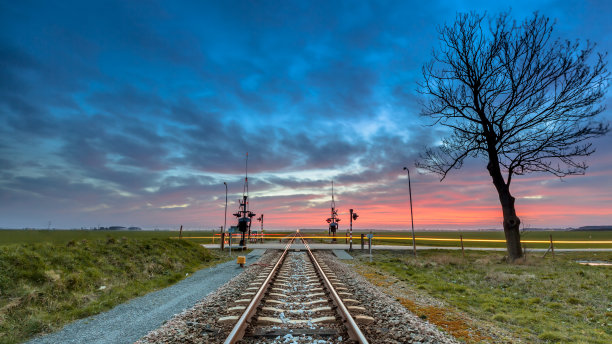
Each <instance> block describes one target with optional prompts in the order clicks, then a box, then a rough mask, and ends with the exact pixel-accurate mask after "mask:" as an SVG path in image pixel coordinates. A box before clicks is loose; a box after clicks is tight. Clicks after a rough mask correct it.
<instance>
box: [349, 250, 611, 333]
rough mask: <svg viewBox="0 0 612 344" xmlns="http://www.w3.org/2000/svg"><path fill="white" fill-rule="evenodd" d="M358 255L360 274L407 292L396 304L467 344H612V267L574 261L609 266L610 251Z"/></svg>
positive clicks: (389, 252) (433, 252)
mask: <svg viewBox="0 0 612 344" xmlns="http://www.w3.org/2000/svg"><path fill="white" fill-rule="evenodd" d="M354 255H355V256H356V257H357V258H358V261H357V263H356V269H357V270H358V271H360V273H361V274H362V275H364V276H365V277H366V278H368V279H369V280H370V281H371V282H373V283H374V284H377V285H379V286H381V287H383V288H387V289H388V290H390V291H397V290H404V291H405V296H403V297H398V298H397V299H398V302H401V303H402V304H403V305H404V306H406V307H407V308H409V309H410V310H412V311H413V312H414V313H415V314H417V315H419V316H420V317H421V318H423V319H427V320H429V321H431V322H432V323H435V324H437V325H439V326H440V327H442V328H443V329H445V330H446V331H448V332H449V333H451V334H453V335H455V336H457V337H458V338H460V339H461V340H463V341H465V342H468V343H478V342H483V343H484V342H488V343H501V342H510V343H512V342H516V341H518V340H521V341H523V342H526V343H600V344H604V343H606V344H607V343H612V293H611V290H612V267H606V266H583V265H579V264H577V263H575V260H577V259H587V260H605V261H612V253H610V252H594V253H589V252H579V253H578V252H576V253H563V254H557V255H556V257H555V258H554V259H552V258H551V257H550V256H549V257H547V258H545V259H543V258H541V255H536V256H528V257H527V260H526V261H524V262H520V263H518V264H507V263H505V262H504V261H503V258H502V257H503V253H501V252H500V253H497V252H479V251H467V252H466V257H465V259H464V258H462V256H461V252H458V251H437V250H426V251H420V252H419V257H418V258H417V259H414V258H413V257H412V256H410V255H406V254H405V253H402V252H397V251H376V253H374V259H373V261H372V262H369V257H367V256H366V255H364V254H361V253H360V252H359V251H355V252H354ZM404 288H406V289H404ZM420 296H422V297H420ZM424 298H425V299H427V298H429V299H435V300H441V301H442V304H441V305H440V304H436V303H434V304H428V303H427V302H423V301H422V300H423V299H424ZM470 318H471V319H475V321H474V322H470V321H468V320H466V319H470ZM491 328H497V329H500V331H495V330H491ZM499 333H502V334H501V335H499ZM468 334H469V335H468Z"/></svg>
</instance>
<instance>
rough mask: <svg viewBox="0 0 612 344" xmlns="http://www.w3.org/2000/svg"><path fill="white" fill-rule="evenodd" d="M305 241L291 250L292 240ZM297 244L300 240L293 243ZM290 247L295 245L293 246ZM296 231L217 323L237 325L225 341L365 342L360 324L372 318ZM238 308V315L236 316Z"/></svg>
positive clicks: (226, 343) (228, 342)
mask: <svg viewBox="0 0 612 344" xmlns="http://www.w3.org/2000/svg"><path fill="white" fill-rule="evenodd" d="M296 240H299V241H300V242H301V243H302V244H303V249H302V246H301V245H299V246H300V249H295V247H294V243H295V241H296ZM295 246H298V245H295ZM292 248H293V250H292ZM364 311H365V309H364V308H363V307H360V306H359V302H358V301H357V300H354V299H352V298H351V294H350V293H348V289H347V288H346V287H345V286H344V285H343V284H342V283H341V282H340V281H339V280H338V279H337V278H336V276H335V275H334V273H333V272H332V271H331V270H330V269H329V268H328V267H327V266H326V265H325V264H324V263H322V262H319V261H318V260H317V259H316V257H315V254H314V253H313V252H312V251H311V250H310V247H309V246H308V243H307V242H306V240H304V238H302V237H301V235H299V233H296V234H295V235H294V236H292V237H291V238H290V239H289V242H288V243H287V245H286V246H285V248H284V250H283V252H282V254H281V255H280V257H279V258H278V260H277V261H276V263H274V264H273V265H271V266H268V267H267V268H265V269H264V270H263V271H262V272H261V273H260V274H259V275H258V276H257V277H256V278H255V279H254V280H253V281H252V282H251V283H250V285H249V287H248V288H247V289H246V290H245V292H244V293H243V294H242V296H241V298H240V299H238V300H236V301H235V304H234V305H233V306H232V307H230V308H228V313H230V314H229V315H227V316H225V317H222V318H220V319H219V321H220V322H233V321H235V325H234V327H233V329H232V331H231V332H230V334H229V336H228V337H227V339H226V340H225V344H230V343H237V342H238V341H240V342H243V343H251V342H253V343H255V342H257V343H261V342H266V341H274V339H276V338H279V337H281V338H285V339H287V338H294V339H296V340H299V339H300V338H302V339H307V340H308V341H314V340H319V341H320V342H322V343H338V342H356V343H364V344H365V343H368V341H367V339H366V338H365V336H364V335H363V333H362V332H361V330H360V329H359V326H358V323H360V324H367V323H370V322H373V321H374V319H373V318H371V317H368V316H365V315H362V314H363V313H364ZM236 313H238V314H240V315H236Z"/></svg>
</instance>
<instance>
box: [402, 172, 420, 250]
mask: <svg viewBox="0 0 612 344" xmlns="http://www.w3.org/2000/svg"><path fill="white" fill-rule="evenodd" d="M404 170H406V172H407V173H408V194H409V195H410V222H411V223H412V251H413V253H414V256H415V257H416V256H417V253H416V240H415V237H414V217H413V216H412V188H411V187H410V170H409V169H408V167H404Z"/></svg>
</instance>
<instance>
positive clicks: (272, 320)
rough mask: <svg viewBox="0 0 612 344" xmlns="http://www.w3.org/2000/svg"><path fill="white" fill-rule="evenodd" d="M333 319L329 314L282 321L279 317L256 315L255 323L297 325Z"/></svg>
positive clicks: (332, 320)
mask: <svg viewBox="0 0 612 344" xmlns="http://www.w3.org/2000/svg"><path fill="white" fill-rule="evenodd" d="M334 321H336V317H331V316H326V317H320V318H315V319H309V320H304V319H296V320H285V321H284V322H283V320H281V319H277V318H272V317H257V323H259V324H262V325H274V324H284V323H288V324H296V325H299V324H317V323H326V322H334Z"/></svg>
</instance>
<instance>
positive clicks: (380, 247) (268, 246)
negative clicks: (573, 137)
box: [202, 243, 612, 252]
mask: <svg viewBox="0 0 612 344" xmlns="http://www.w3.org/2000/svg"><path fill="white" fill-rule="evenodd" d="M285 245H286V243H282V244H279V243H264V244H249V248H250V249H283V248H285ZM202 246H204V247H206V248H219V245H216V244H215V245H212V244H205V245H202ZM308 246H310V248H311V249H316V250H348V249H349V245H348V244H316V243H313V244H309V245H308ZM292 248H295V249H300V248H303V245H302V244H298V243H295V244H293V246H292ZM416 248H417V250H460V249H461V247H444V246H418V245H417V247H416ZM360 249H361V246H360V245H354V244H353V250H360ZM367 249H368V245H365V250H366V251H367ZM465 249H466V250H476V251H506V249H505V248H496V247H466V248H465ZM372 250H412V246H399V245H397V246H396V245H372ZM579 251H588V252H597V251H600V252H612V248H556V247H555V252H579ZM527 252H546V249H545V248H527Z"/></svg>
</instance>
